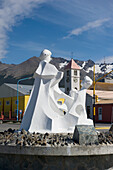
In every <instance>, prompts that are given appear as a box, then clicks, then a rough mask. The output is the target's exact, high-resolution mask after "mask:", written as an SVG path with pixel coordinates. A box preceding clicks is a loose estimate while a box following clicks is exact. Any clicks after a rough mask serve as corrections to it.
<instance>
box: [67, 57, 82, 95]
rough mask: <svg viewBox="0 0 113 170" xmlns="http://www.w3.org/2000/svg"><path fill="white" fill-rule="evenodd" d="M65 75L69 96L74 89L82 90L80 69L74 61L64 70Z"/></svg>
mask: <svg viewBox="0 0 113 170" xmlns="http://www.w3.org/2000/svg"><path fill="white" fill-rule="evenodd" d="M64 73H65V93H66V94H69V91H70V90H72V89H77V90H80V67H79V66H78V65H77V64H76V63H75V61H74V60H73V59H71V61H70V62H69V63H68V65H67V66H66V67H65V70H64Z"/></svg>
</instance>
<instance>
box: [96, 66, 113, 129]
mask: <svg viewBox="0 0 113 170" xmlns="http://www.w3.org/2000/svg"><path fill="white" fill-rule="evenodd" d="M112 72H113V69H112V70H111V71H110V72H108V73H106V74H104V75H103V76H102V77H100V78H99V79H97V80H96V81H95V64H94V67H93V122H94V126H95V115H96V113H95V85H96V83H97V82H98V81H99V80H101V79H103V78H104V77H106V76H107V75H108V74H110V73H112Z"/></svg>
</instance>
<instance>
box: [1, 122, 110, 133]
mask: <svg viewBox="0 0 113 170" xmlns="http://www.w3.org/2000/svg"><path fill="white" fill-rule="evenodd" d="M110 126H111V124H105V123H96V126H95V129H96V130H97V131H103V132H104V131H108V130H109V128H110ZM9 128H12V129H15V130H17V129H19V128H20V123H11V122H10V123H3V124H0V132H3V131H4V130H8V129H9Z"/></svg>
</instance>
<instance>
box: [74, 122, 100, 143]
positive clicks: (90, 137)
mask: <svg viewBox="0 0 113 170" xmlns="http://www.w3.org/2000/svg"><path fill="white" fill-rule="evenodd" d="M73 140H74V141H75V142H77V143H78V144H80V145H84V144H86V145H89V144H98V136H97V133H96V131H95V128H94V126H92V125H76V126H75V130H74V134H73Z"/></svg>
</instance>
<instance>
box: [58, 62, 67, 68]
mask: <svg viewBox="0 0 113 170" xmlns="http://www.w3.org/2000/svg"><path fill="white" fill-rule="evenodd" d="M66 65H67V61H65V62H64V63H60V64H59V67H60V69H61V68H62V67H64V66H66Z"/></svg>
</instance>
